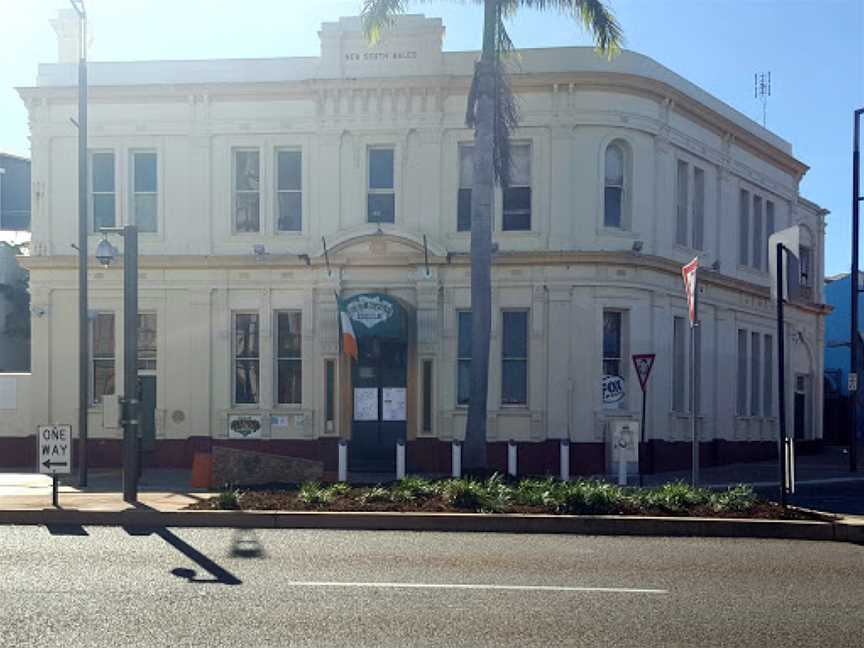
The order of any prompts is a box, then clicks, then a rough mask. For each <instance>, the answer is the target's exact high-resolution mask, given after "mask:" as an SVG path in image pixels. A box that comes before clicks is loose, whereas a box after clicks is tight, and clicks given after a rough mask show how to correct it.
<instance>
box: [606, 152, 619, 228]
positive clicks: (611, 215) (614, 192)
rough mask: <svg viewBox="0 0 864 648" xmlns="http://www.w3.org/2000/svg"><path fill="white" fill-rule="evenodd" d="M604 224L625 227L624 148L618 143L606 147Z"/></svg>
mask: <svg viewBox="0 0 864 648" xmlns="http://www.w3.org/2000/svg"><path fill="white" fill-rule="evenodd" d="M605 166H606V171H605V175H604V183H603V184H604V197H603V225H604V226H606V227H624V220H623V212H624V148H623V147H622V146H621V145H620V144H617V143H612V144H610V145H609V146H607V147H606V165H605Z"/></svg>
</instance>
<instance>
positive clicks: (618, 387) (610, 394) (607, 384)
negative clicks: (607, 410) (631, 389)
mask: <svg viewBox="0 0 864 648" xmlns="http://www.w3.org/2000/svg"><path fill="white" fill-rule="evenodd" d="M600 390H601V392H602V393H603V406H604V407H614V406H615V405H616V404H617V403H619V402H620V401H621V400H622V399H623V398H624V395H625V394H626V392H625V390H624V379H623V378H622V377H621V376H610V375H608V374H607V375H605V376H603V378H602V379H601V380H600Z"/></svg>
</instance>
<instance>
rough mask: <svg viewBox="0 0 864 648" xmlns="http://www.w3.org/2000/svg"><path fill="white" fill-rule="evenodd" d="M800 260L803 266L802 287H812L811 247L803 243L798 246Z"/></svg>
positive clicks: (801, 266)
mask: <svg viewBox="0 0 864 648" xmlns="http://www.w3.org/2000/svg"><path fill="white" fill-rule="evenodd" d="M798 262H799V265H800V268H801V287H802V288H810V287H811V286H812V277H811V276H810V265H811V264H810V248H809V247H808V246H806V245H802V246H800V247H799V248H798Z"/></svg>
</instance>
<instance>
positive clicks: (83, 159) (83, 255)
mask: <svg viewBox="0 0 864 648" xmlns="http://www.w3.org/2000/svg"><path fill="white" fill-rule="evenodd" d="M70 2H71V4H72V8H73V9H74V10H75V12H76V13H77V14H78V18H79V21H80V25H81V31H80V38H81V42H80V43H79V46H80V53H79V54H80V58H79V61H78V485H79V486H86V485H87V410H88V408H89V406H90V348H89V347H90V326H89V318H88V316H87V185H88V182H87V11H86V9H85V8H84V0H70Z"/></svg>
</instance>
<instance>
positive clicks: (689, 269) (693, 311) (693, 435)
mask: <svg viewBox="0 0 864 648" xmlns="http://www.w3.org/2000/svg"><path fill="white" fill-rule="evenodd" d="M698 272H699V257H695V258H694V259H693V260H692V261H691V262H690V263H688V264H687V265H685V266H684V267H683V268H681V276H682V277H683V278H684V290H685V292H686V293H687V306H688V310H689V313H690V443H691V446H692V457H691V462H692V473H691V482H692V484H693V486H694V487H695V486H696V485H697V484H698V483H699V439H698V434H697V432H696V327H697V326H699V313H698V309H699V287H698V285H697V283H696V279H697V275H698Z"/></svg>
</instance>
